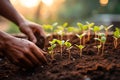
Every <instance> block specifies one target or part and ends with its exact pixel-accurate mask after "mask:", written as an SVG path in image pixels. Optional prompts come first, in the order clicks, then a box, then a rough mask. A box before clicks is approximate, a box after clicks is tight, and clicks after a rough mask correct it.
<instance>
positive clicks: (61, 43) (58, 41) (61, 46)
mask: <svg viewBox="0 0 120 80" xmlns="http://www.w3.org/2000/svg"><path fill="white" fill-rule="evenodd" d="M57 43H58V44H59V45H60V53H61V56H62V48H63V45H64V43H65V41H64V40H57Z"/></svg>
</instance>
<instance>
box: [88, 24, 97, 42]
mask: <svg viewBox="0 0 120 80" xmlns="http://www.w3.org/2000/svg"><path fill="white" fill-rule="evenodd" d="M86 23H87V26H88V34H87V35H88V38H87V40H88V41H89V40H90V35H91V28H92V27H93V26H94V24H95V23H89V22H86Z"/></svg>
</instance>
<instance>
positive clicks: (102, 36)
mask: <svg viewBox="0 0 120 80" xmlns="http://www.w3.org/2000/svg"><path fill="white" fill-rule="evenodd" d="M94 39H95V40H98V41H99V42H100V45H101V44H102V55H103V54H104V47H105V42H106V36H105V34H104V33H101V34H100V38H94Z"/></svg>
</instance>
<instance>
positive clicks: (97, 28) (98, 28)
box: [93, 26, 101, 44]
mask: <svg viewBox="0 0 120 80" xmlns="http://www.w3.org/2000/svg"><path fill="white" fill-rule="evenodd" d="M100 30H101V29H100V27H99V26H94V27H93V31H94V34H95V38H97V34H98V32H99V31H100ZM95 44H96V40H95Z"/></svg>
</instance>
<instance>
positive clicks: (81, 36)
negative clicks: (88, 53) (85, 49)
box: [76, 32, 86, 45]
mask: <svg viewBox="0 0 120 80" xmlns="http://www.w3.org/2000/svg"><path fill="white" fill-rule="evenodd" d="M85 35H86V33H85V32H84V33H82V34H80V35H79V34H76V36H77V37H78V38H79V39H80V45H81V44H82V38H83V37H84V36H85ZM84 42H85V41H84ZM83 45H84V44H83Z"/></svg>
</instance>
